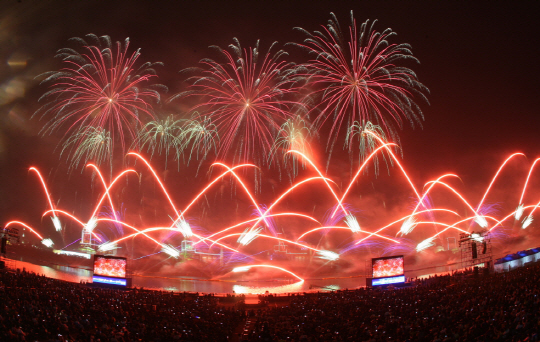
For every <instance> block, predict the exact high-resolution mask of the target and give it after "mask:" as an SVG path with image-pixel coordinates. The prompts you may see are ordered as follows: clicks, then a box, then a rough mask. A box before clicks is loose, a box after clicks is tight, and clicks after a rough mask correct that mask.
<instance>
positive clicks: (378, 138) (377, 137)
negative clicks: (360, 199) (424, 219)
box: [332, 130, 420, 216]
mask: <svg viewBox="0 0 540 342" xmlns="http://www.w3.org/2000/svg"><path fill="white" fill-rule="evenodd" d="M364 132H365V133H367V134H371V135H372V136H373V137H374V138H375V139H377V140H378V141H379V143H380V144H381V146H383V147H384V148H385V149H386V151H387V152H388V154H389V155H390V156H391V157H392V158H393V159H394V161H395V162H396V164H397V165H398V166H399V168H400V170H401V172H402V173H403V176H405V178H406V179H407V182H409V185H410V186H411V188H412V189H413V191H414V193H415V194H416V197H417V198H418V200H420V194H419V193H418V191H417V190H416V188H415V186H414V184H413V183H412V181H411V179H410V177H409V175H408V174H407V172H405V169H404V168H403V166H402V165H401V163H400V162H399V160H398V159H397V157H396V155H395V154H394V153H393V152H392V150H391V149H390V147H388V146H386V145H387V144H388V143H386V142H385V141H384V140H382V139H381V138H380V137H379V136H378V135H377V134H376V133H374V132H371V131H369V130H364ZM375 151H377V150H375ZM375 151H374V152H375ZM372 154H373V153H372ZM350 184H352V182H351V183H350ZM345 194H346V192H345ZM333 215H335V211H334V214H332V216H333Z"/></svg>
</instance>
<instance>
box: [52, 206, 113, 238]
mask: <svg viewBox="0 0 540 342" xmlns="http://www.w3.org/2000/svg"><path fill="white" fill-rule="evenodd" d="M55 211H56V212H57V213H60V214H62V215H66V216H67V217H69V218H71V219H72V220H74V221H75V222H77V223H78V224H80V225H81V227H83V229H84V227H85V226H86V224H85V223H83V222H82V221H81V220H79V219H78V218H77V217H75V216H73V215H71V214H70V213H68V212H66V211H64V210H59V209H56V210H55ZM51 212H52V210H47V211H46V212H44V213H43V215H42V217H43V216H45V215H47V214H49V213H51ZM91 233H92V235H94V237H95V238H96V239H97V240H98V241H103V240H101V238H100V237H99V236H97V235H96V233H94V232H93V231H92V232H91Z"/></svg>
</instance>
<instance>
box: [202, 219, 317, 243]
mask: <svg viewBox="0 0 540 342" xmlns="http://www.w3.org/2000/svg"><path fill="white" fill-rule="evenodd" d="M275 216H300V217H305V218H308V219H310V220H312V221H315V222H317V223H319V224H320V222H319V221H317V220H316V219H314V218H313V217H311V216H308V215H304V214H298V213H278V214H270V215H267V216H266V217H275ZM258 219H259V218H254V219H251V220H247V221H244V222H240V223H237V224H235V225H234V226H230V227H227V228H225V229H222V230H220V231H219V232H216V233H214V234H212V235H210V236H208V237H205V238H204V239H202V240H199V241H197V242H195V243H194V244H193V246H195V245H197V244H198V243H199V242H203V241H204V240H206V239H210V238H212V237H214V236H216V235H218V234H221V233H224V232H226V231H227V230H229V229H233V228H237V227H240V226H243V225H244V224H247V223H249V222H253V221H257V220H258Z"/></svg>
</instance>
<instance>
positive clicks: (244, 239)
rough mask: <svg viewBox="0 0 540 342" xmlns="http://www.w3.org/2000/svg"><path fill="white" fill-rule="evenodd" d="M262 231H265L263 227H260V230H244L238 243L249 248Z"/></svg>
mask: <svg viewBox="0 0 540 342" xmlns="http://www.w3.org/2000/svg"><path fill="white" fill-rule="evenodd" d="M261 230H263V228H262V227H259V228H253V227H252V228H248V229H246V230H244V232H243V233H242V235H240V237H239V238H238V243H240V244H241V245H244V246H247V245H248V244H250V243H251V242H252V241H253V240H255V238H257V235H258V234H259V233H260V232H261Z"/></svg>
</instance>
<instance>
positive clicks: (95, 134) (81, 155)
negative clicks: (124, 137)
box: [60, 126, 113, 171]
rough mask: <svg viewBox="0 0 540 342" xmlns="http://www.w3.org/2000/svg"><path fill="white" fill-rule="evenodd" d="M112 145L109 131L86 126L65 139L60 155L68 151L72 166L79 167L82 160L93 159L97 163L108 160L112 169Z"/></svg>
mask: <svg viewBox="0 0 540 342" xmlns="http://www.w3.org/2000/svg"><path fill="white" fill-rule="evenodd" d="M112 147H113V142H112V139H111V133H110V132H109V131H107V130H106V129H104V128H101V127H92V126H85V127H81V128H80V129H79V131H78V132H77V133H75V134H73V135H71V136H69V137H68V138H67V140H65V141H64V143H63V147H62V152H61V153H60V155H62V154H64V153H65V152H66V151H68V152H67V153H68V155H69V156H70V159H71V162H70V167H71V168H77V167H78V166H79V164H80V163H81V162H82V163H83V164H86V163H88V161H90V160H91V161H93V162H95V163H96V164H97V165H101V164H103V163H104V162H108V163H109V165H110V166H111V169H112V157H113V151H112ZM111 171H112V170H111Z"/></svg>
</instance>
